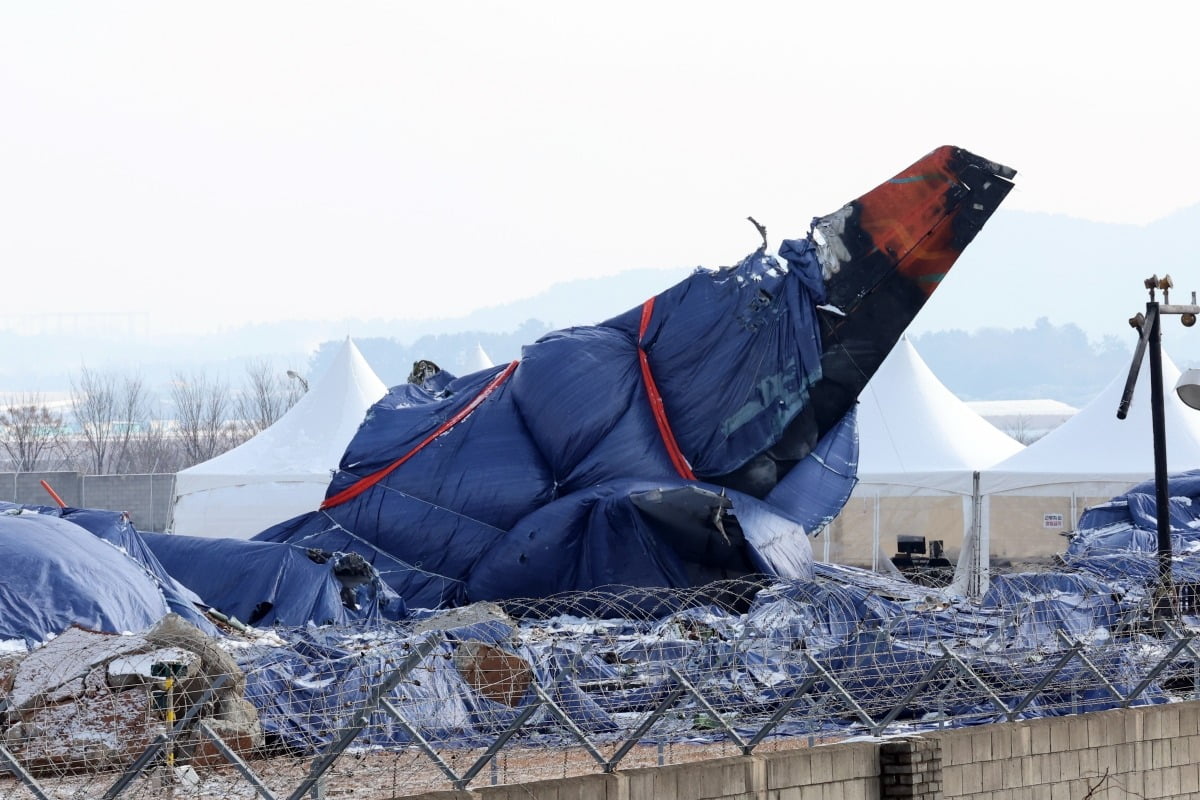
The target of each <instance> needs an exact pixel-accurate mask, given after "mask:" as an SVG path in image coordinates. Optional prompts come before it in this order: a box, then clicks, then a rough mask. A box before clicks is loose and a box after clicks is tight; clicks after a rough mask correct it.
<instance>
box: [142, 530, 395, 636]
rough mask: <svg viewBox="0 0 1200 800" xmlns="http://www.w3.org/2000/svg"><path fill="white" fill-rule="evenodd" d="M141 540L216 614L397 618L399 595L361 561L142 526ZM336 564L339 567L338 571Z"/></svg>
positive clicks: (264, 621) (280, 620) (260, 621)
mask: <svg viewBox="0 0 1200 800" xmlns="http://www.w3.org/2000/svg"><path fill="white" fill-rule="evenodd" d="M144 537H145V540H146V543H147V544H148V545H149V547H150V549H151V550H153V551H154V553H155V555H156V556H157V557H158V559H159V561H160V562H161V563H162V564H163V566H165V567H166V568H167V569H168V570H169V571H170V572H171V574H172V575H175V576H176V577H177V578H178V579H179V581H180V582H181V583H182V584H184V585H185V586H187V587H188V588H190V589H191V590H192V591H194V592H195V593H196V594H198V595H199V596H200V597H202V598H204V599H205V602H207V603H209V604H211V605H212V606H213V608H216V609H217V610H218V611H220V612H221V613H223V614H225V615H226V616H229V617H236V618H237V619H238V620H240V621H242V622H244V623H247V624H249V625H255V626H259V627H267V626H271V625H304V624H306V623H309V622H312V623H316V624H319V625H326V624H337V625H345V624H350V623H354V622H357V621H361V620H383V619H393V620H394V619H402V618H404V617H405V616H406V614H407V609H406V607H405V605H404V601H403V600H402V599H401V598H400V597H399V596H398V595H397V594H396V593H395V591H393V590H392V589H391V588H390V587H388V586H387V585H386V584H385V583H384V582H383V581H382V580H381V579H380V578H379V576H378V575H377V574H376V573H375V571H374V570H373V569H371V568H370V567H369V565H367V564H366V562H365V560H363V561H362V563H361V565H358V567H357V568H356V569H353V570H350V571H349V572H347V570H346V565H345V559H344V556H339V555H338V554H337V553H335V552H328V551H315V552H320V553H322V554H323V557H321V556H318V557H314V556H313V554H311V553H310V552H309V551H308V549H306V548H304V547H298V546H294V545H289V544H276V543H274V542H251V541H245V540H242V539H210V538H207V537H199V536H179V535H175V534H161V533H147V534H144ZM339 571H340V572H342V573H345V574H339Z"/></svg>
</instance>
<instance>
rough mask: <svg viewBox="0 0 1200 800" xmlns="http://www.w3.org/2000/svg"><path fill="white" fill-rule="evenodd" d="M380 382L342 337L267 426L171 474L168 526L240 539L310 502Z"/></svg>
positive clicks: (321, 491) (381, 391) (314, 502)
mask: <svg viewBox="0 0 1200 800" xmlns="http://www.w3.org/2000/svg"><path fill="white" fill-rule="evenodd" d="M386 393H387V387H386V386H384V384H383V381H381V380H380V379H379V377H378V376H377V375H376V374H375V372H374V370H372V369H371V367H370V366H369V365H368V364H367V362H366V360H365V359H364V358H363V356H362V353H360V352H359V350H358V348H357V347H355V346H354V343H353V342H352V341H351V340H350V339H348V338H347V339H346V341H345V343H344V345H343V346H342V349H341V350H339V351H338V354H337V355H336V356H335V357H334V359H333V361H332V362H331V363H330V365H329V367H328V368H327V369H326V371H325V373H324V374H323V375H321V376H319V377H318V378H316V379H314V380H313V381H312V382H311V386H310V388H309V391H308V392H306V393H305V395H304V396H303V397H301V398H300V400H299V402H297V403H296V405H295V406H293V407H292V408H291V409H289V410H288V412H287V413H286V414H284V415H283V416H282V417H280V418H279V419H278V420H277V421H276V422H275V424H274V425H272V426H271V427H269V428H267V429H266V430H264V431H262V432H261V433H259V434H258V435H257V436H255V437H254V438H252V439H250V440H249V441H247V442H243V443H242V444H241V445H239V446H238V447H235V448H234V449H232V450H230V451H228V452H226V453H222V454H221V455H219V456H217V457H215V458H212V459H210V460H208V461H205V462H203V463H201V464H197V465H195V466H193V467H189V468H188V469H185V470H183V471H181V472H179V473H178V474H177V475H176V476H175V503H174V505H173V507H172V519H171V526H170V528H171V530H172V531H173V532H174V533H179V534H185V535H189V536H214V537H232V538H241V539H247V538H250V537H251V536H254V535H255V534H257V533H260V532H261V531H263V530H265V529H267V528H269V527H270V526H272V525H274V524H276V523H278V522H283V521H284V520H287V519H290V518H291V517H294V516H296V515H298V514H302V513H304V512H306V511H312V510H314V509H316V508H317V507H318V506H319V505H320V504H321V500H322V499H323V498H324V496H325V490H326V489H327V488H328V486H329V481H330V478H331V474H332V470H334V469H336V468H337V466H338V463H339V462H340V461H341V457H342V454H343V453H344V452H345V450H346V446H347V445H348V444H349V443H350V440H351V439H352V438H353V436H354V434H355V432H356V431H357V430H358V426H359V425H360V424H361V423H362V420H363V418H364V416H366V412H367V409H369V408H370V407H371V405H373V404H374V403H375V402H376V401H378V400H380V399H381V398H382V397H383V396H384V395H385V394H386Z"/></svg>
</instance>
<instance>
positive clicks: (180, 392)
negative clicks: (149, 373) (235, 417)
mask: <svg viewBox="0 0 1200 800" xmlns="http://www.w3.org/2000/svg"><path fill="white" fill-rule="evenodd" d="M171 399H172V401H174V403H175V419H176V422H177V424H178V431H177V432H178V435H179V440H180V444H181V446H182V448H183V454H184V460H185V461H186V462H187V465H188V466H191V465H192V464H199V463H200V462H202V461H207V460H208V459H210V458H212V457H213V456H216V455H220V454H221V453H223V452H225V451H226V450H228V449H229V448H231V447H234V446H236V445H237V444H238V443H239V441H241V440H242V439H243V438H244V437H243V436H242V435H241V433H240V432H239V431H238V428H237V426H236V425H234V424H233V423H232V422H230V421H229V413H230V411H231V410H232V408H233V403H232V402H231V400H230V394H229V386H228V385H227V384H225V383H224V382H222V381H221V380H219V379H212V380H210V379H209V377H208V376H207V375H206V374H205V373H203V372H197V373H194V374H192V375H190V376H188V375H183V374H180V373H177V374H176V375H175V376H174V379H173V380H172V382H171Z"/></svg>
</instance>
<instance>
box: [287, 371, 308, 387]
mask: <svg viewBox="0 0 1200 800" xmlns="http://www.w3.org/2000/svg"><path fill="white" fill-rule="evenodd" d="M287 376H288V377H289V378H291V379H292V380H295V381H299V382H300V387H301V388H302V389H303V390H304V391H305V392H307V391H308V381H306V380H305V379H304V376H303V375H301V374H300V373H299V372H296V370H294V369H289V370H288V371H287Z"/></svg>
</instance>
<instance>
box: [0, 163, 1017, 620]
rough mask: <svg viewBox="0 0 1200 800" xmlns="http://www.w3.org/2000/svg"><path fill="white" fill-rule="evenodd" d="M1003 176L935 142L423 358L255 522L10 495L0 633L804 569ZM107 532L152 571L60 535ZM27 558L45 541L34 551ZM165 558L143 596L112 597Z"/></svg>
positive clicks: (805, 572)
mask: <svg viewBox="0 0 1200 800" xmlns="http://www.w3.org/2000/svg"><path fill="white" fill-rule="evenodd" d="M1014 175H1015V172H1014V171H1013V170H1012V169H1009V168H1008V167H1004V166H1001V165H999V164H996V163H994V162H991V161H988V160H986V159H983V158H980V157H978V156H976V155H973V154H971V153H969V152H967V151H965V150H962V149H960V148H956V147H950V146H947V147H941V148H938V149H937V150H934V151H933V152H931V153H929V154H928V155H926V156H925V157H923V158H921V159H920V160H918V161H917V162H916V163H914V164H913V165H912V166H910V167H908V168H907V169H905V170H903V171H901V172H900V173H899V174H898V175H896V176H895V177H894V178H892V179H890V180H888V181H886V182H884V183H882V184H881V185H879V186H878V187H876V188H875V189H872V190H871V191H869V192H867V193H866V194H864V195H863V196H861V197H859V198H858V199H856V200H853V201H851V202H850V203H848V204H847V205H845V206H844V207H842V208H841V209H839V210H837V211H836V212H834V213H832V214H830V215H828V216H825V217H820V218H817V219H815V220H813V222H812V225H811V229H810V231H809V233H808V235H807V236H806V237H805V238H802V239H792V240H786V241H784V242H783V243H782V245H781V246H780V248H779V253H778V257H776V256H773V255H770V254H768V252H767V244H766V235H765V232H763V239H764V241H763V246H762V247H760V248H759V249H758V250H756V251H755V252H753V253H751V254H750V255H748V256H747V257H746V258H744V259H743V260H742V261H740V262H739V263H737V264H736V265H735V266H732V267H725V268H721V269H717V270H707V269H698V270H696V272H695V273H694V274H692V275H691V276H690V277H688V278H686V279H685V280H683V281H682V282H680V283H679V284H677V285H675V286H673V287H671V288H669V289H667V290H666V291H664V292H662V293H661V294H659V295H657V296H655V297H652V298H650V299H648V300H647V301H646V302H645V303H644V304H643V305H642V306H640V307H638V308H634V309H631V310H629V311H626V312H625V313H623V314H619V315H618V316H615V317H612V318H611V319H608V320H606V321H604V322H601V323H599V324H597V325H593V326H587V327H577V328H570V329H566V330H561V331H557V332H553V333H550V334H548V335H546V336H544V337H542V338H541V339H539V340H538V341H536V342H534V343H532V344H530V345H527V346H526V347H524V348H523V350H522V354H521V358H520V359H519V360H517V361H514V362H512V363H510V364H505V365H500V366H497V367H494V368H492V369H488V370H484V371H481V372H477V373H474V374H470V375H464V376H458V377H456V376H453V375H451V374H449V373H447V372H442V371H433V370H430V371H428V372H425V373H422V374H417V373H416V372H414V376H413V378H412V379H411V380H410V382H409V383H406V384H403V385H400V386H396V387H393V388H392V389H390V390H389V392H388V393H387V395H386V396H385V397H383V398H382V399H381V400H379V401H378V402H377V403H375V405H374V406H373V407H372V408H371V409H370V410H369V411H368V413H367V415H366V418H365V420H364V421H363V423H362V425H361V426H360V428H359V430H358V432H357V434H356V435H355V436H354V438H353V439H352V441H351V442H350V444H349V446H348V448H347V450H346V452H345V454H344V456H343V458H342V460H341V463H340V465H339V468H338V470H337V472H336V474H335V475H334V477H333V479H332V482H331V484H330V486H329V489H328V492H327V494H326V497H325V499H324V502H323V503H322V504H321V506H320V508H319V509H316V510H314V511H312V512H310V513H307V514H303V515H301V516H298V517H295V518H293V519H290V520H287V521H284V522H281V523H279V524H278V525H275V526H273V527H271V528H269V529H267V530H265V531H263V532H262V533H260V534H259V535H258V536H256V537H254V539H253V540H250V541H244V540H233V539H210V538H203V539H201V538H194V537H188V536H176V535H165V534H150V533H143V534H137V533H136V532H131V531H130V530H129V529H131V527H132V526H129V525H128V524H127V523H122V522H121V521H119V520H118V519H116V518H114V517H113V516H112V515H111V512H86V511H78V510H74V509H61V510H60V509H53V508H43V509H34V508H31V507H25V508H19V507H10V508H8V510H7V511H6V512H5V513H4V514H3V515H0V563H3V564H5V565H6V568H5V571H6V572H10V571H11V572H13V573H14V574H13V575H12V576H11V577H12V580H9V579H8V577H6V580H5V581H4V582H3V583H4V584H5V586H6V588H5V589H4V593H5V601H6V602H10V601H11V602H13V603H18V605H17V606H16V607H19V608H24V609H26V610H27V611H26V612H22V613H21V614H17V615H7V620H6V621H7V622H10V623H14V624H9V625H6V627H7V628H8V630H3V631H0V639H2V638H23V639H25V640H26V641H27V642H29V643H30V644H33V643H35V642H37V641H41V640H44V639H45V637H46V636H47V635H55V634H57V633H59V632H60V631H61V630H63V629H65V628H66V627H67V626H69V625H71V624H78V625H81V626H83V627H87V628H92V629H95V630H116V631H121V630H137V629H140V627H144V624H143V623H145V624H149V623H150V622H152V621H153V618H154V617H155V616H156V615H161V614H164V613H166V612H167V611H168V610H173V611H176V612H177V613H184V611H186V610H187V608H188V606H189V604H190V603H192V602H195V601H196V600H200V599H202V602H203V604H206V605H208V606H209V607H211V608H214V609H217V610H219V611H220V612H221V613H223V614H224V615H227V616H230V617H237V618H238V619H240V620H242V621H244V622H248V623H250V624H254V625H271V624H282V625H299V624H304V623H306V622H309V621H314V622H318V623H323V622H335V623H337V622H345V621H347V620H355V619H363V618H370V617H383V618H399V617H402V616H404V615H405V614H406V613H407V611H406V609H412V608H426V609H434V608H447V607H452V606H458V605H463V604H467V603H471V602H475V601H480V600H504V599H506V598H515V597H523V598H530V597H547V596H550V595H553V594H556V593H560V592H567V591H577V590H590V589H595V588H599V587H605V586H613V585H621V586H640V587H689V586H699V585H702V584H705V583H707V582H710V581H713V580H716V579H721V578H731V577H739V576H745V575H758V574H766V575H769V576H778V577H781V578H794V579H807V578H810V577H811V576H812V569H813V565H812V551H811V548H810V545H809V541H808V534H810V533H812V532H815V531H816V530H818V529H819V528H820V527H821V526H822V525H824V524H825V523H827V522H828V521H829V520H831V519H832V518H833V517H834V516H836V515H837V513H838V512H839V511H840V509H841V508H842V506H843V505H844V504H845V502H846V500H847V498H848V497H849V494H850V491H851V489H852V488H853V485H854V483H855V479H856V462H857V451H858V441H857V433H856V428H855V420H854V408H855V404H856V402H857V397H858V395H859V393H860V392H861V391H862V390H863V388H864V387H865V385H866V384H867V381H868V380H869V379H870V378H871V376H872V375H873V374H874V372H875V370H876V369H877V368H878V366H879V365H880V363H881V362H882V361H883V360H884V358H885V357H886V356H887V354H888V352H889V351H890V350H891V349H892V347H893V346H894V345H895V343H896V342H897V341H898V339H899V337H900V336H901V334H902V333H903V331H904V330H905V328H906V327H907V326H908V325H909V323H910V322H911V320H912V319H913V317H914V315H915V314H916V313H917V312H918V311H919V310H920V309H921V307H922V305H923V304H924V303H925V301H926V300H927V299H928V298H929V296H930V295H931V294H932V292H933V291H934V290H935V289H936V288H937V286H938V284H939V282H940V281H941V280H942V278H943V277H944V276H945V275H946V273H947V272H948V271H949V270H950V268H951V267H952V266H953V264H954V262H955V260H956V259H957V258H958V256H959V255H960V254H961V253H962V252H963V250H964V248H965V247H966V246H967V245H968V244H969V243H970V242H971V241H972V240H973V239H974V237H975V235H976V234H977V233H978V232H979V230H980V229H981V227H982V226H983V225H984V223H986V222H987V220H988V219H989V217H990V216H991V215H992V213H993V212H994V211H995V210H996V208H997V207H998V206H999V204H1000V202H1001V201H1002V200H1003V199H1004V198H1005V196H1006V195H1007V194H1008V192H1009V191H1010V190H1011V188H1012V185H1013V184H1012V182H1011V179H1012V178H1013V177H1014ZM756 224H757V223H756ZM760 231H761V228H760ZM31 513H37V514H38V515H39V516H41V517H51V516H59V517H61V519H60V520H59V519H56V520H45V519H43V520H42V521H40V522H38V523H37V527H41V528H47V529H51V528H52V529H53V530H48V532H47V535H48V536H53V537H54V541H55V542H56V544H55V545H54V550H55V552H54V553H53V554H46V553H45V552H44V551H45V549H46V548H47V547H48V546H49V545H46V544H42V543H41V542H42V541H43V540H42V539H41V538H40V537H32V536H28V535H25V534H24V533H22V530H19V529H28V528H31V527H34V525H33V524H32V522H31V521H30V520H29V519H28V518H29V516H30V514H31ZM72 522H73V523H74V524H70V523H72ZM51 523H53V524H51ZM68 528H74V529H75V530H74V531H69V530H67V529H68ZM128 536H134V537H136V538H137V542H136V543H131V542H123V543H117V542H115V541H113V539H114V537H128ZM96 537H99V538H102V539H103V538H107V539H109V541H110V542H112V543H117V544H118V546H119V547H120V551H117V550H116V548H108V549H109V550H113V551H114V553H120V554H121V557H127V558H134V559H135V560H138V563H139V565H140V571H141V573H143V574H141V575H138V576H130V578H129V580H122V581H117V580H116V579H113V581H107V580H105V579H103V578H102V577H100V576H101V575H102V574H103V572H104V568H103V567H97V565H99V564H102V562H103V560H104V559H103V558H102V556H103V554H102V553H100V552H95V553H93V552H91V551H93V550H98V548H96V547H95V546H93V545H92V544H86V552H87V554H86V555H83V554H82V553H83V552H84V551H83V550H81V551H80V553H81V555H80V556H79V557H78V558H76V557H75V556H74V555H70V554H69V553H70V551H71V548H73V547H75V545H74V544H71V542H70V541H68V540H71V541H74V542H76V543H79V542H84V541H85V540H86V539H89V538H96ZM60 540H61V541H60ZM45 541H49V540H45ZM79 547H84V545H83V544H80V545H79ZM64 554H67V555H64ZM39 559H49V560H50V561H52V562H53V564H52V566H50V567H48V568H46V569H32V568H30V565H32V564H34V563H35V562H38V561H39ZM72 559H73V560H74V561H75V562H77V563H71V564H68V563H65V561H67V560H72ZM22 565H24V566H22ZM96 569H100V573H96V572H95V570H96ZM51 573H55V574H57V575H58V576H59V577H56V578H54V579H53V580H54V581H58V582H59V583H58V584H56V585H55V587H54V588H53V591H52V594H51V593H48V592H47V591H46V590H47V587H48V586H49V583H47V581H51V579H50V578H47V577H46V576H47V575H49V574H51ZM111 574H116V573H111ZM39 576H40V577H39ZM72 576H74V588H73V589H71V590H69V591H68V589H67V587H66V584H68V583H71V582H72V581H71V578H72ZM37 581H42V583H43V585H40V586H39V585H25V584H27V583H31V582H32V583H33V584H36V582H37ZM155 581H157V585H158V587H159V591H157V592H155V593H153V596H152V597H151V599H149V600H147V601H145V602H141V601H137V602H134V601H130V600H129V599H128V597H124V596H122V593H125V594H128V593H129V592H133V591H135V589H136V587H138V586H140V585H141V583H151V582H155ZM110 583H111V584H113V585H109V584H110ZM117 583H120V585H119V586H118V585H115V584H117ZM164 586H166V587H168V588H169V591H162V587H164ZM93 595H100V597H95V596H93ZM51 596H53V597H54V598H71V599H70V601H69V602H68V601H67V600H58V599H55V600H53V601H51V600H50V599H48V598H49V597H51ZM148 596H149V595H148ZM22 598H23V599H22ZM36 603H43V604H47V605H54V604H56V603H57V604H58V606H59V607H58V608H55V609H50V608H35V604H36ZM64 603H65V605H63V604H64ZM122 614H125V615H130V614H132V615H133V616H134V617H135V618H136V619H132V620H130V619H122V618H121V615H122ZM185 616H186V617H187V618H191V619H194V618H195V617H196V615H195V614H190V613H189V614H186V615H185ZM17 617H23V618H24V623H25V624H21V623H17V622H16V618H17Z"/></svg>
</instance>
